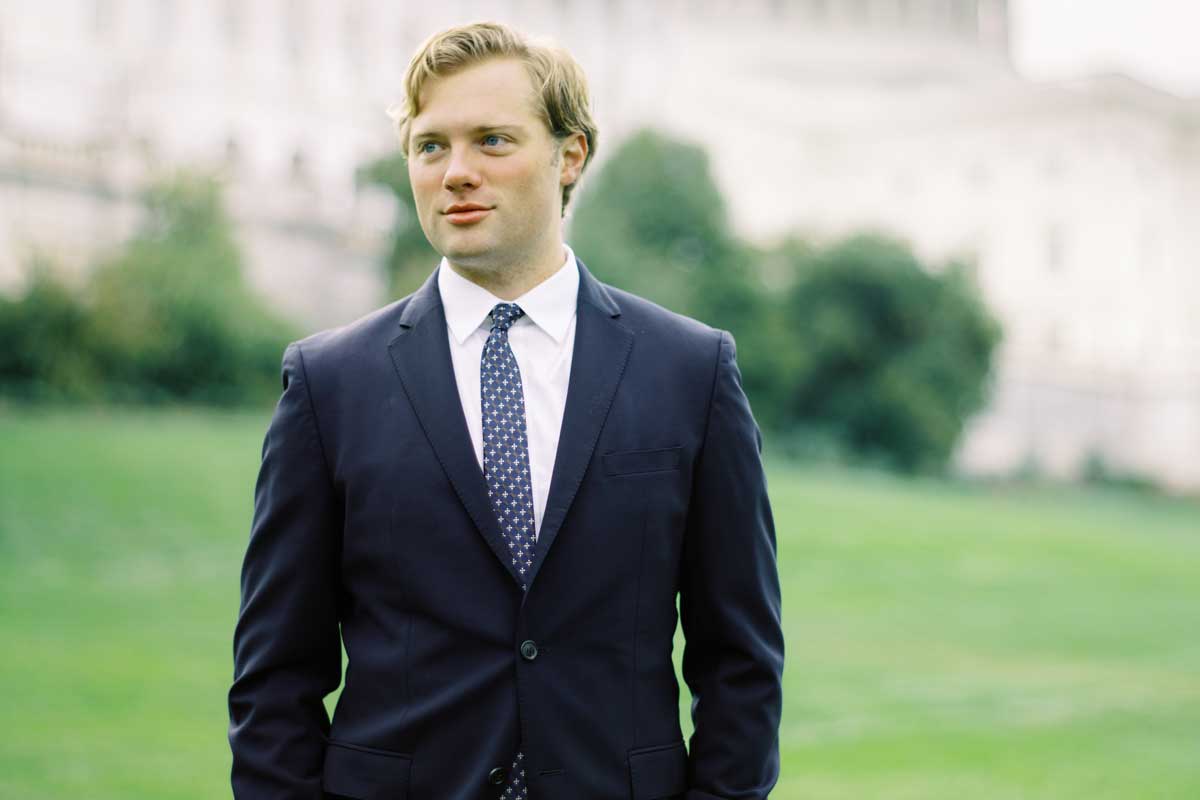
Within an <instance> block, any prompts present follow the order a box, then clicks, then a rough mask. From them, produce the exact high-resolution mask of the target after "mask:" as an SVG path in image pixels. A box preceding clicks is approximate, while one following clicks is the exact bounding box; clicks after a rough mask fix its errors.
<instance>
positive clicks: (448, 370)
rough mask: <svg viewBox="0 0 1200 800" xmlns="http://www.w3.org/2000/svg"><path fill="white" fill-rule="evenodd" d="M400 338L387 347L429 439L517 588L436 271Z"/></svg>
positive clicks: (411, 306) (404, 317)
mask: <svg viewBox="0 0 1200 800" xmlns="http://www.w3.org/2000/svg"><path fill="white" fill-rule="evenodd" d="M400 328H401V332H400V335H399V336H397V337H396V338H395V339H393V340H392V341H391V342H390V343H389V344H388V352H389V353H390V354H391V357H392V363H393V364H394V365H395V367H396V373H397V374H398V375H399V376H400V382H401V383H402V384H403V386H404V392H405V394H406V395H408V401H409V403H411V404H412V407H413V411H415V412H416V415H417V419H418V420H419V421H420V423H421V428H422V429H423V430H424V431H425V437H426V438H427V439H428V440H429V444H430V446H431V447H432V448H433V451H434V453H435V454H436V455H437V458H438V461H439V462H441V465H442V469H443V470H445V472H446V477H447V478H449V480H450V484H451V485H452V486H453V487H454V491H455V493H457V494H458V498H459V500H461V501H462V504H463V506H464V507H465V508H466V509H467V513H468V514H470V516H471V519H472V521H474V523H475V527H476V528H478V529H479V533H480V534H481V535H482V536H483V538H484V541H486V542H487V544H488V547H490V548H491V549H492V552H493V553H495V555H496V558H498V559H499V560H500V563H501V564H503V565H504V568H505V569H506V570H508V573H509V574H510V575H512V576H513V580H515V581H516V582H517V583H518V584H520V583H522V582H523V580H522V578H521V577H520V576H519V575H518V574H517V572H516V567H514V566H513V563H512V557H511V556H510V554H509V550H508V545H507V544H505V542H504V537H503V535H502V534H501V533H500V526H499V523H498V522H497V520H496V515H495V513H494V512H493V511H492V508H491V503H490V502H489V501H488V493H487V483H486V481H485V480H484V477H483V471H482V470H480V468H479V461H478V460H477V459H476V458H475V448H474V446H473V445H472V444H471V435H470V433H468V431H467V420H466V417H465V416H463V410H462V401H461V399H460V398H459V396H458V384H457V383H456V382H455V380H454V366H453V363H452V362H451V360H450V343H449V340H448V339H447V333H446V312H445V310H444V309H443V308H442V299H441V295H440V294H439V293H438V288H437V270H434V272H433V274H432V275H431V276H430V277H429V278H428V279H427V280H426V281H425V283H424V285H423V286H422V287H421V288H420V289H418V290H417V292H416V293H415V294H414V295H413V296H412V299H411V300H409V302H408V305H407V306H405V308H404V311H403V313H402V314H401V316H400Z"/></svg>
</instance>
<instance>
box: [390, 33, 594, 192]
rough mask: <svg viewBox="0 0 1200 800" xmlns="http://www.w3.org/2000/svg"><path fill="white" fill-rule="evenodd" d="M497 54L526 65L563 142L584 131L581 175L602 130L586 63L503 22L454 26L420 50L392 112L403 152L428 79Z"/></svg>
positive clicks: (556, 135) (551, 124) (545, 118)
mask: <svg viewBox="0 0 1200 800" xmlns="http://www.w3.org/2000/svg"><path fill="white" fill-rule="evenodd" d="M492 58H515V59H518V60H520V61H521V62H522V63H523V64H524V65H525V69H526V70H527V71H528V72H529V77H530V80H531V81H532V82H533V86H534V89H535V93H536V95H537V110H538V112H539V113H540V115H541V117H542V120H543V121H544V122H545V123H546V127H547V128H549V130H550V133H551V135H553V136H554V138H556V139H558V140H559V141H560V142H561V141H562V140H563V139H565V138H567V137H568V136H570V135H572V134H576V133H582V134H583V135H584V138H585V139H586V140H587V156H586V158H585V159H584V162H583V167H582V168H581V169H580V175H582V174H583V170H584V169H586V168H587V165H588V162H590V161H591V160H592V156H593V155H594V154H595V152H596V134H597V131H596V123H595V121H594V120H593V119H592V112H591V100H590V95H589V93H588V85H587V76H586V75H585V74H584V72H583V68H582V67H580V66H579V63H578V62H577V61H575V59H574V57H572V56H571V54H570V53H568V52H567V51H566V50H564V49H562V48H561V47H555V46H553V45H550V44H544V43H540V42H535V41H533V40H531V39H528V38H527V37H525V36H524V35H523V34H521V33H520V32H518V31H516V30H514V29H513V28H510V27H508V26H507V25H503V24H501V23H498V22H477V23H474V24H471V25H460V26H458V27H454V28H449V29H447V30H444V31H442V32H441V33H435V34H434V35H433V36H430V37H429V38H428V39H426V40H425V43H424V44H423V45H421V47H420V48H418V49H417V52H416V54H415V55H414V56H413V57H412V61H410V62H409V63H408V69H407V70H405V72H404V102H403V103H401V104H400V105H398V106H395V107H393V108H392V109H389V111H388V115H389V116H390V117H391V118H392V120H393V121H394V122H395V123H396V133H397V135H398V136H399V138H400V147H401V150H402V151H403V152H404V156H405V157H406V158H407V157H408V146H409V127H410V125H411V124H412V120H413V117H415V116H416V115H417V114H419V113H420V111H421V92H422V90H423V89H424V88H425V86H426V85H427V84H428V83H429V81H431V80H433V79H435V78H439V77H444V76H446V75H449V74H451V73H454V72H457V71H458V70H461V69H464V68H466V67H469V66H473V65H475V64H478V63H480V62H483V61H486V60H488V59H492ZM577 182H578V181H577ZM574 188H575V184H571V185H569V186H564V187H563V194H562V207H563V210H564V211H565V210H566V208H567V200H568V199H569V198H570V196H571V190H572V189H574Z"/></svg>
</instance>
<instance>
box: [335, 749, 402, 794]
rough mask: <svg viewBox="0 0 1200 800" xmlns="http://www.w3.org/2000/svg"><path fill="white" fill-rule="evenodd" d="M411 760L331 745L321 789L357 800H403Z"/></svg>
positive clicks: (397, 755)
mask: <svg viewBox="0 0 1200 800" xmlns="http://www.w3.org/2000/svg"><path fill="white" fill-rule="evenodd" d="M411 769H412V759H411V758H409V757H408V756H406V755H403V754H401V753H392V752H389V751H387V750H375V749H372V748H369V747H359V746H356V745H347V744H338V743H337V742H330V743H329V745H328V747H326V748H325V768H324V771H323V773H322V777H321V787H322V788H323V789H324V790H325V791H327V792H331V793H333V794H338V795H342V796H344V797H353V798H356V800H404V798H406V797H408V776H409V772H410V771H411Z"/></svg>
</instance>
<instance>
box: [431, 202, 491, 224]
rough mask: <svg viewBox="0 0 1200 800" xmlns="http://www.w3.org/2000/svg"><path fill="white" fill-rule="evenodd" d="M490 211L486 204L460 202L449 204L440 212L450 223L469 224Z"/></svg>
mask: <svg viewBox="0 0 1200 800" xmlns="http://www.w3.org/2000/svg"><path fill="white" fill-rule="evenodd" d="M491 211H492V210H491V209H490V208H488V207H487V206H481V205H479V204H477V203H461V204H456V205H452V206H450V207H449V208H447V209H446V210H445V211H443V212H442V213H443V214H444V215H445V216H446V220H447V221H448V222H449V223H450V224H451V225H470V224H471V223H474V222H478V221H479V220H481V219H483V218H484V217H486V216H487V215H488V214H490V213H491Z"/></svg>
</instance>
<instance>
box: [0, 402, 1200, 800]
mask: <svg viewBox="0 0 1200 800" xmlns="http://www.w3.org/2000/svg"><path fill="white" fill-rule="evenodd" d="M266 418H267V415H266V414H265V413H256V414H249V413H243V414H235V415H230V414H221V413H215V412H213V413H209V412H198V411H181V410H177V411H161V412H149V411H146V412H117V411H97V412H88V411H73V412H47V413H44V414H43V413H30V412H24V411H22V412H14V411H12V410H9V411H2V410H0V637H2V639H3V642H4V656H3V658H2V659H0V681H3V684H4V685H5V686H6V687H7V690H6V698H5V701H4V703H3V705H0V709H2V711H0V716H2V718H3V720H4V723H5V728H6V734H5V735H4V737H3V738H0V797H3V798H9V797H12V798H17V797H20V798H38V799H39V800H43V799H45V800H51V799H53V798H71V799H72V800H77V799H78V798H83V799H84V800H136V799H137V798H156V799H166V798H205V799H206V800H207V799H208V798H214V797H226V796H228V795H229V789H228V770H229V750H228V745H227V743H226V738H225V732H226V724H227V717H226V706H225V693H226V691H227V689H228V686H229V681H230V678H231V676H232V653H231V641H230V640H231V636H232V631H233V625H234V620H235V616H236V612H237V603H238V596H237V591H238V571H239V568H240V561H241V556H242V550H243V548H244V546H245V542H246V538H247V535H248V529H249V521H250V513H251V499H252V491H253V481H254V475H255V472H256V469H257V463H258V457H259V448H260V445H261V441H262V433H263V431H264V428H265V424H266ZM770 477H771V495H772V498H773V501H774V508H775V514H776V523H777V527H778V534H779V564H780V572H781V575H782V578H783V592H784V595H783V599H784V622H785V625H786V628H787V648H788V649H787V675H786V678H787V682H786V695H785V702H786V706H785V709H784V720H783V729H782V731H781V749H782V754H783V775H782V778H781V780H780V783H779V786H778V787H777V789H776V791H775V792H774V794H773V795H772V797H775V798H785V799H788V798H797V799H799V798H806V799H807V798H889V799H890V798H914V800H915V799H920V800H925V798H971V799H972V800H977V799H983V798H1055V799H1057V798H1089V799H1090V798H1120V799H1121V800H1125V798H1194V797H1200V507H1198V506H1197V505H1195V504H1194V503H1193V504H1189V503H1186V502H1183V501H1178V500H1166V499H1161V498H1160V499H1155V498H1152V497H1146V496H1138V495H1133V494H1128V493H1122V492H1116V491H1101V490H1062V489H1060V490H1048V489H1035V488H1021V489H996V488H987V487H983V486H967V485H959V484H951V483H944V482H935V481H921V482H905V481H900V480H896V479H893V478H889V477H884V476H879V475H874V474H870V473H855V472H848V471H839V470H831V469H821V470H818V469H813V468H807V469H805V468H798V467H789V466H778V467H775V468H773V469H772V470H771V475H770ZM431 800H434V799H431ZM542 800H552V799H551V798H544V799H542ZM553 800H560V799H558V798H554V799H553Z"/></svg>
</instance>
